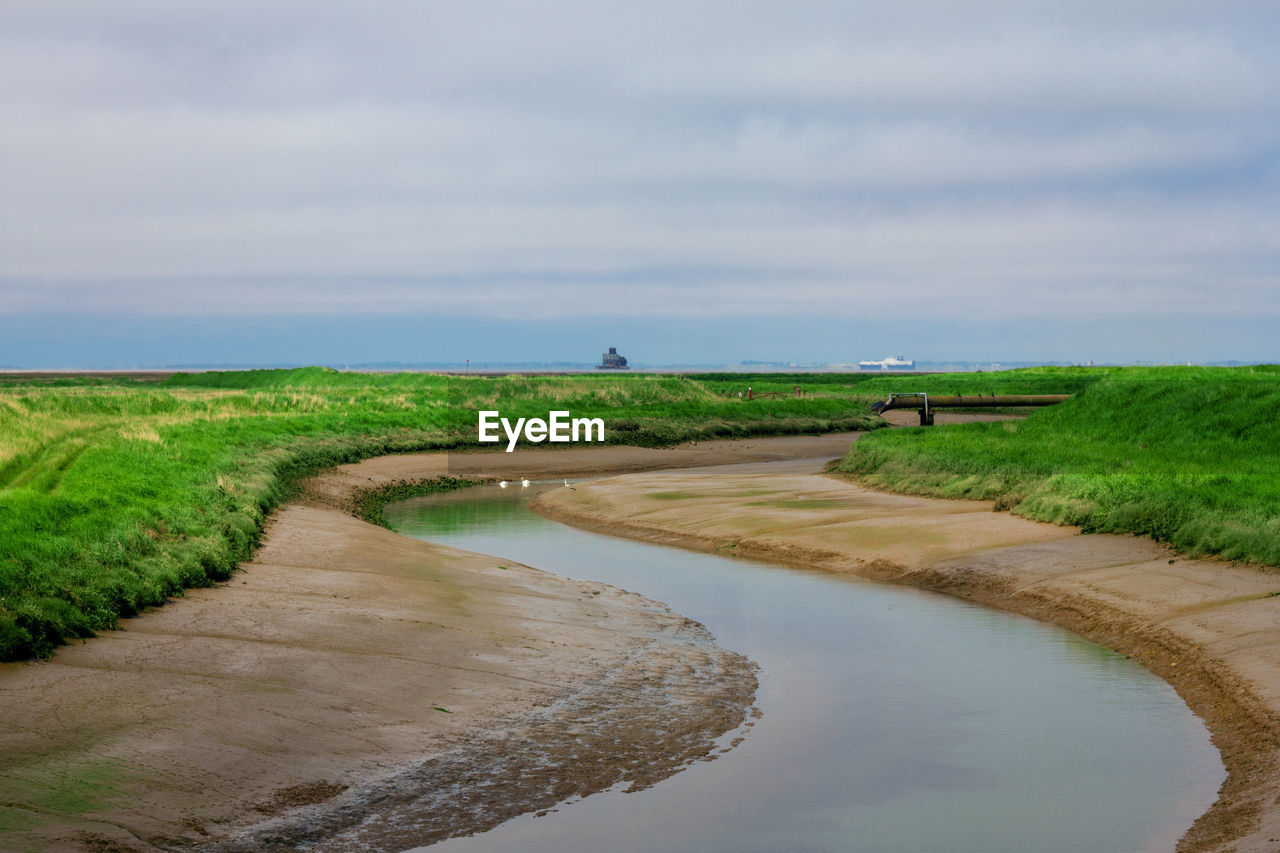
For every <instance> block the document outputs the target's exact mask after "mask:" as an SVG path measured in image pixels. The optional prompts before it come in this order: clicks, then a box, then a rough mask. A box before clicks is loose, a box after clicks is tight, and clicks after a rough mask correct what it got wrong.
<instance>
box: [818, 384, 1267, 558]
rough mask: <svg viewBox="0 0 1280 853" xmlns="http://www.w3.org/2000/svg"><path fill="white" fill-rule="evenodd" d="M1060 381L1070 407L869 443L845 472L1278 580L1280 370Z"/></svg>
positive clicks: (887, 435) (891, 434)
mask: <svg viewBox="0 0 1280 853" xmlns="http://www.w3.org/2000/svg"><path fill="white" fill-rule="evenodd" d="M1055 372H1056V373H1058V374H1059V378H1060V379H1062V380H1066V382H1067V383H1076V387H1075V393H1076V396H1075V397H1074V398H1073V399H1072V400H1070V401H1068V402H1066V403H1063V404H1061V405H1058V406H1052V407H1049V408H1045V409H1039V410H1035V411H1034V412H1033V413H1032V414H1030V415H1029V416H1028V417H1027V419H1026V420H1024V421H1020V422H1018V423H1016V424H1011V423H975V424H963V425H952V426H946V427H935V428H931V429H915V430H893V431H886V432H881V433H878V434H875V435H870V436H866V437H865V438H864V440H862V441H860V442H858V443H857V444H855V445H854V446H853V448H852V449H851V450H850V452H849V455H848V456H847V457H846V458H845V460H844V461H843V462H842V463H841V465H840V470H843V471H845V472H847V473H849V474H852V475H854V476H855V477H856V478H857V479H859V480H860V481H861V482H864V483H866V484H868V485H871V486H873V487H876V488H883V489H891V490H894V491H899V492H905V493H911V494H927V495H935V496H939V497H952V498H976V499H983V500H992V501H995V502H996V506H997V508H998V509H1010V510H1012V511H1013V512H1014V513H1015V514H1018V515H1022V516H1025V517H1028V518H1033V519H1037V520H1041V521H1051V522H1055V523H1059V524H1072V525H1079V526H1080V527H1082V528H1084V529H1085V530H1086V531H1089V532H1112V533H1137V534H1142V535H1146V536H1151V537H1153V538H1155V539H1157V540H1159V541H1162V542H1168V543H1170V544H1172V545H1174V546H1175V547H1177V548H1178V549H1180V550H1181V551H1183V552H1185V553H1187V554H1190V555H1207V554H1215V555H1221V556H1223V557H1226V558H1229V559H1235V560H1245V561H1252V562H1256V563H1263V564H1266V565H1269V566H1280V368H1278V367H1275V366H1264V367H1250V368H1124V369H1108V370H1090V371H1085V370H1075V371H1072V370H1067V371H1055ZM1020 373H1021V371H1013V372H1010V373H1008V374H1002V375H1001V376H1002V377H1003V380H1002V381H1004V382H1008V383H1010V384H1011V385H1016V384H1017V383H1018V382H1019V381H1020V380H1019V379H1018V374H1020ZM1028 378H1033V379H1037V381H1038V378H1037V377H1028ZM934 381H936V382H937V383H938V385H939V387H945V386H946V382H947V380H945V379H943V378H941V377H939V378H936V379H935V380H934ZM967 381H970V382H972V381H974V380H972V379H970V380H967ZM1023 387H1028V388H1031V387H1035V385H1034V384H1033V383H1028V384H1027V385H1026V386H1023ZM904 390H906V389H904ZM1043 390H1044V392H1045V393H1047V392H1048V389H1047V388H1045V389H1043ZM939 393H944V392H943V391H941V390H940V391H939ZM955 393H959V392H955ZM1007 393H1016V392H1015V391H1009V392H1007Z"/></svg>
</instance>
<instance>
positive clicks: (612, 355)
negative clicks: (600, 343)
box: [596, 347, 631, 370]
mask: <svg viewBox="0 0 1280 853" xmlns="http://www.w3.org/2000/svg"><path fill="white" fill-rule="evenodd" d="M630 369H631V368H629V367H627V360H626V359H625V358H624V357H622V356H620V355H618V348H617V347H609V351H608V352H607V353H605V354H604V355H602V356H600V363H599V364H597V365H596V370H630Z"/></svg>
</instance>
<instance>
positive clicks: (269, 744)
mask: <svg viewBox="0 0 1280 853" xmlns="http://www.w3.org/2000/svg"><path fill="white" fill-rule="evenodd" d="M851 439H852V436H850V435H848V434H845V435H842V436H824V437H794V438H782V439H768V440H743V441H712V442H703V443H699V444H692V445H686V446H682V447H679V448H673V449H667V450H657V449H646V448H629V447H596V448H585V447H584V448H571V449H567V450H525V449H521V450H518V451H517V452H515V453H511V454H507V453H501V452H499V453H492V452H489V453H433V454H410V455H403V456H391V457H381V458H376V459H371V460H368V461H366V462H364V463H360V464H357V465H345V466H340V467H339V468H337V469H334V470H332V471H330V472H328V473H326V474H323V475H320V476H318V477H316V478H314V479H313V480H311V481H310V482H309V483H308V485H307V488H306V489H304V496H303V498H302V499H301V500H299V501H298V502H295V503H291V504H288V505H286V506H284V507H282V508H281V509H280V510H279V511H278V512H277V513H276V515H275V516H274V517H273V519H272V521H271V522H270V524H269V526H268V529H267V533H266V537H265V539H264V543H263V545H262V547H261V548H260V549H259V550H258V552H257V554H256V555H255V558H254V559H253V560H252V561H251V562H249V563H247V564H245V565H243V566H242V567H241V571H239V572H237V573H236V574H235V575H234V576H233V577H232V579H231V580H230V581H229V582H227V583H224V584H222V585H220V586H218V587H214V588H211V589H199V590H193V591H190V592H188V594H187V595H186V597H184V598H181V599H175V600H173V601H171V602H170V603H169V604H167V605H166V606H164V607H162V608H159V609H156V610H152V611H150V612H147V613H145V614H143V615H142V616H140V617H138V618H135V619H130V620H126V621H124V622H122V623H121V630H119V631H110V632H103V633H102V634H101V635H100V636H99V637H97V638H94V639H91V640H89V641H87V642H85V643H79V644H73V645H70V646H66V647H63V648H60V649H58V650H57V651H56V652H55V654H54V655H53V657H52V659H51V660H49V661H45V662H39V663H24V664H3V665H0V710H2V711H3V715H4V717H5V720H6V725H5V727H4V730H3V732H0V755H2V756H3V758H4V761H3V764H2V769H0V842H3V843H0V846H3V847H4V848H5V849H13V850H94V851H107V850H114V851H149V850H158V849H174V848H193V847H194V848H197V849H205V850H264V849H273V848H284V847H288V846H291V845H293V844H296V843H301V842H309V843H313V844H314V845H315V846H314V848H313V849H323V850H345V849H352V850H356V849H361V850H363V849H400V848H404V847H408V846H412V845H414V844H422V843H427V842H428V841H431V840H436V839H439V838H444V837H448V836H450V835H455V834H465V833H467V832H472V831H479V830H482V829H484V828H487V827H488V826H491V825H493V824H495V823H497V822H499V821H501V820H503V819H505V818H506V817H510V816H512V815H514V814H518V813H521V812H524V811H530V810H537V809H541V808H549V807H552V806H553V805H554V804H555V803H556V802H559V801H560V800H562V799H564V798H566V797H572V796H582V795H585V794H587V793H591V792H592V791H595V790H601V789H603V788H605V787H609V786H611V785H613V784H615V783H617V782H619V781H622V782H627V783H630V784H631V785H635V786H638V787H643V786H645V785H648V784H651V783H652V782H654V781H656V780H658V779H661V778H663V777H664V776H666V775H669V774H670V773H672V772H675V771H676V770H677V769H678V768H679V766H681V765H682V764H683V763H685V762H687V761H691V760H697V759H699V758H704V757H706V756H708V754H709V753H710V752H711V750H712V748H713V746H714V743H713V742H714V740H715V738H716V737H718V736H719V735H720V734H722V733H724V732H727V731H730V730H732V729H734V728H735V727H737V726H738V725H739V724H741V723H742V722H743V720H744V718H745V716H746V715H747V713H748V711H749V709H750V703H751V699H752V696H753V695H754V691H755V684H756V682H755V673H754V669H753V666H752V665H751V664H750V662H749V661H747V660H745V659H743V658H741V657H740V656H738V655H735V654H732V653H730V652H727V651H725V650H723V649H720V648H719V647H718V646H716V645H715V644H714V642H713V640H712V638H711V637H710V636H709V635H708V634H707V633H706V631H705V630H704V629H702V627H701V626H699V625H697V624H695V623H691V622H688V621H687V620H685V619H684V618H683V617H681V616H679V615H678V614H674V613H671V612H670V611H669V610H667V608H665V607H664V606H663V605H661V604H658V603H656V602H652V601H648V600H646V599H643V598H641V597H639V596H635V595H631V594H629V593H625V592H622V591H620V590H615V589H612V588H609V587H606V586H603V585H601V584H589V583H578V582H574V581H569V580H565V579H562V578H558V577H555V576H553V575H549V574H547V573H544V572H540V571H537V570H534V569H529V568H526V567H523V566H519V565H517V564H514V563H509V562H502V561H498V560H495V559H493V558H489V557H484V556H481V555H475V554H468V553H465V552H461V551H456V550H453V549H448V548H443V547H437V546H433V545H430V544H428V543H421V542H416V541H414V540H410V539H407V538H405V537H402V536H399V535H397V534H395V533H392V532H390V531H387V530H383V529H381V528H379V527H376V526H374V525H370V524H367V523H365V522H361V521H358V520H356V519H354V518H352V517H351V516H350V515H349V514H348V512H347V509H348V508H349V507H350V506H351V505H352V503H353V498H354V495H355V494H356V492H357V491H359V490H362V489H368V488H374V487H377V486H379V485H385V484H388V483H392V482H396V481H401V480H417V479H426V478H432V477H437V476H441V475H445V474H449V475H453V476H464V477H491V478H493V479H498V478H507V479H514V480H519V479H520V478H522V477H529V478H531V479H553V480H558V479H559V478H561V477H580V476H595V475H600V474H610V473H619V472H625V471H636V470H645V469H653V468H661V467H686V466H689V465H706V464H713V463H717V462H721V463H732V462H753V461H762V460H769V459H779V458H795V457H799V458H806V457H807V458H816V459H831V458H835V457H836V456H839V455H840V454H841V453H842V452H843V450H844V448H847V446H848V443H849V441H850V440H851ZM655 714H656V715H661V716H663V717H664V718H665V719H666V720H667V721H668V722H669V723H670V725H668V726H665V727H664V728H663V729H662V730H661V731H659V730H656V729H655V727H653V726H652V720H653V719H654V718H655ZM375 812H376V813H378V814H381V815H383V816H384V817H385V818H386V819H385V820H376V821H366V820H365V818H367V817H368V816H369V815H370V814H372V813H375ZM320 839H324V840H323V842H322V843H321V842H320Z"/></svg>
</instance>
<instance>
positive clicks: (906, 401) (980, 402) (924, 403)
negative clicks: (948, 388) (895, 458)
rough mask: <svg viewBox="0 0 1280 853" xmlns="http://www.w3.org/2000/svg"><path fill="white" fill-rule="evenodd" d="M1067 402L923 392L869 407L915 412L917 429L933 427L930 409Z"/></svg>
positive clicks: (1062, 397) (1047, 398) (1059, 397)
mask: <svg viewBox="0 0 1280 853" xmlns="http://www.w3.org/2000/svg"><path fill="white" fill-rule="evenodd" d="M1069 399H1071V395H1070V394H955V395H938V394H935V395H933V396H930V395H928V394H926V393H924V392H913V393H909V394H890V395H889V399H888V400H880V401H878V402H875V403H872V404H871V411H873V412H875V413H876V414H882V413H884V412H887V411H889V410H890V409H919V410H920V426H932V425H933V410H934V409H996V408H1004V407H1006V406H1052V405H1055V404H1057V403H1061V402H1062V401H1063V400H1069Z"/></svg>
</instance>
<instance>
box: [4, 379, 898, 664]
mask: <svg viewBox="0 0 1280 853" xmlns="http://www.w3.org/2000/svg"><path fill="white" fill-rule="evenodd" d="M794 384H795V383H791V382H790V380H785V381H784V380H780V379H779V378H778V377H776V376H774V377H771V378H763V379H761V380H760V381H759V382H758V383H757V386H756V390H758V391H765V390H779V391H785V390H790V389H791V388H792V387H794ZM745 387H746V386H745V384H744V383H743V382H742V381H741V380H740V378H738V377H721V376H715V377H706V378H702V379H691V378H681V377H672V376H666V377H660V376H648V375H642V374H637V375H616V374H594V375H586V376H564V377H527V376H511V377H502V378H486V377H444V376H436V375H427V374H396V375H372V374H351V373H339V372H336V371H331V370H325V369H321V368H308V369H303V370H291V371H248V372H234V373H205V374H192V375H182V374H179V375H175V376H173V377H170V378H168V379H165V380H163V381H155V380H149V381H139V380H131V379H128V378H103V377H95V378H82V379H55V380H48V379H35V378H29V379H23V378H12V377H11V378H8V379H6V380H3V381H0V660H15V659H21V658H26V657H32V656H41V655H46V654H48V653H49V652H50V651H51V650H52V648H53V647H54V646H55V645H57V644H58V643H60V642H62V641H64V640H65V639H67V638H72V637H83V636H88V635H90V634H92V633H93V632H94V631H96V630H99V629H102V628H107V627H111V626H113V625H115V624H116V621H117V619H118V618H119V617H121V616H128V615H130V614H133V613H135V612H137V611H138V610H139V609H141V608H143V607H147V606H150V605H155V604H158V603H160V602H162V601H164V599H165V598H166V597H168V596H171V595H176V594H179V593H180V592H181V591H182V590H183V589H185V588H188V587H193V586H202V585H207V584H210V583H212V582H215V581H218V580H221V579H225V578H227V577H228V576H229V575H230V574H231V573H232V571H234V569H235V566H236V565H237V563H239V562H240V561H242V560H244V559H245V558H247V557H248V556H249V555H250V554H251V552H252V549H253V547H254V545H255V544H256V542H257V539H258V536H259V533H260V531H261V529H262V523H263V521H264V519H265V517H266V515H267V514H268V513H269V512H270V511H271V509H272V508H273V507H274V506H276V505H277V504H278V503H279V502H280V500H281V499H282V498H283V497H284V496H285V494H286V493H287V490H288V488H289V485H290V483H291V482H293V481H295V480H296V479H297V477H299V476H300V475H304V474H307V473H310V472H313V471H315V470H318V469H321V468H324V467H328V466H331V465H335V464H339V463H342V462H348V461H354V460H356V459H360V458H364V457H368V456H374V455H378V454H382V453H393V452H398V451H409V450H424V449H431V448H448V447H458V446H469V445H474V444H475V438H476V412H477V410H479V409H497V410H499V411H501V413H502V415H503V416H505V417H510V418H514V417H534V416H539V417H544V418H545V417H546V415H547V412H548V411H549V410H551V409H567V410H569V411H571V412H572V413H573V416H575V417H602V418H604V419H605V421H606V424H607V430H606V437H607V439H608V440H609V441H610V442H611V443H625V444H643V445H661V444H667V443H674V442H678V441H684V440H689V439H695V438H711V437H718V436H745V435H761V434H787V433H804V432H825V431H832V430H847V429H859V428H869V427H874V426H876V425H877V419H875V418H874V417H872V416H870V415H869V414H868V413H867V411H866V403H867V402H868V399H867V398H865V397H864V396H860V395H859V394H858V393H855V391H854V390H853V389H852V388H851V387H849V386H848V385H846V384H841V383H838V382H826V383H812V384H810V385H809V386H807V387H808V391H809V393H808V395H807V396H805V397H803V398H796V397H778V398H770V399H766V400H755V401H746V400H742V399H739V397H738V396H737V394H738V392H739V391H742V390H745Z"/></svg>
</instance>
